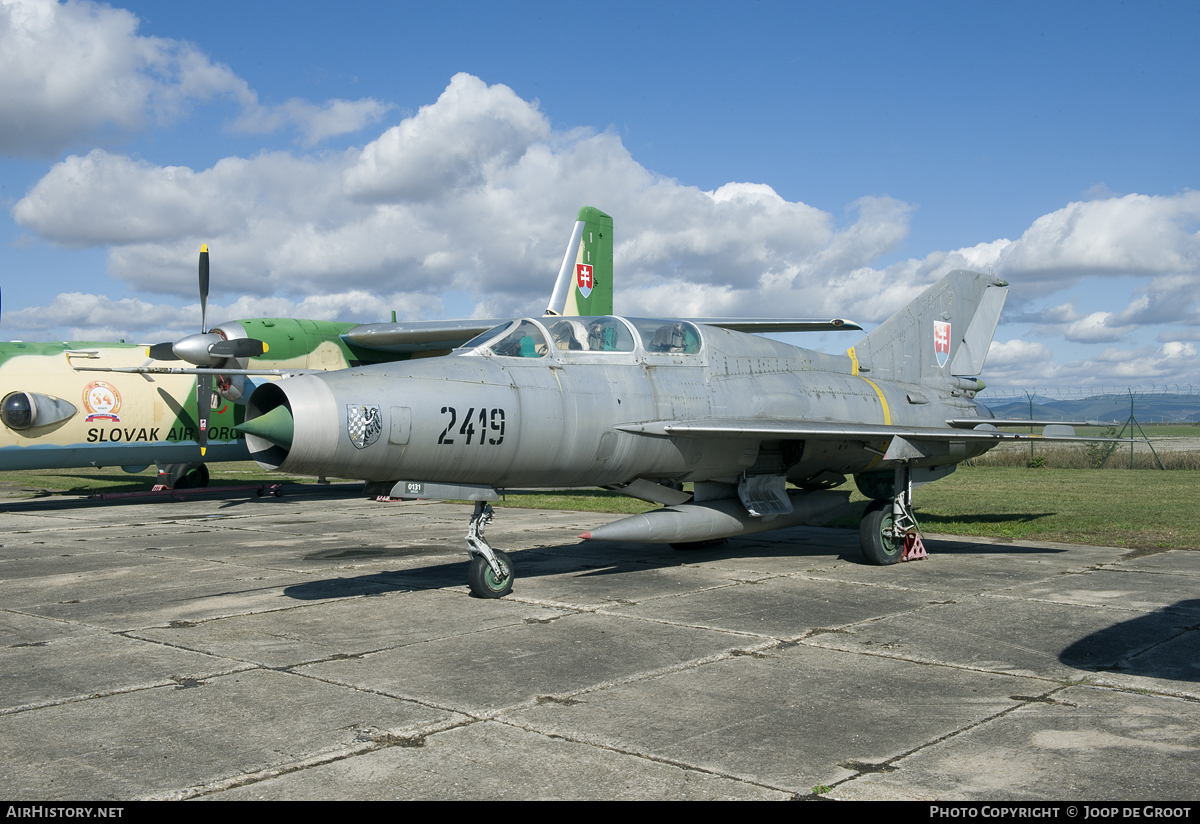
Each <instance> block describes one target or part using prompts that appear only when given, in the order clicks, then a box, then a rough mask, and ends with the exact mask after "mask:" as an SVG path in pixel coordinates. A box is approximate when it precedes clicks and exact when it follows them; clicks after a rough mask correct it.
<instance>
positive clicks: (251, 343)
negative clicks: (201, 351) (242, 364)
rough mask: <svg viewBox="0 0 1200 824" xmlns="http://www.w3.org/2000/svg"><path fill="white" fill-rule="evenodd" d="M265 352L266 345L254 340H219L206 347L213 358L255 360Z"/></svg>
mask: <svg viewBox="0 0 1200 824" xmlns="http://www.w3.org/2000/svg"><path fill="white" fill-rule="evenodd" d="M266 351H267V344H266V343H264V342H263V341H261V340H255V339H254V338H234V339H233V340H221V341H217V342H216V343H214V344H213V345H212V346H210V347H208V354H210V355H212V356H213V357H214V358H257V357H261V356H262V354H263V353H264V352H266Z"/></svg>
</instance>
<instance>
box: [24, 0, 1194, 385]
mask: <svg viewBox="0 0 1200 824" xmlns="http://www.w3.org/2000/svg"><path fill="white" fill-rule="evenodd" d="M1198 39H1200V6H1198V5H1196V4H1194V3H1192V4H1187V3H1177V4H1173V3H1164V4H1157V5H1151V4H1144V3H1129V4H1119V3H1107V4H1106V3H1086V4H1083V3H1080V4H1045V3H1038V4H1021V3H994V4H985V3H971V4H962V3H954V4H951V3H910V4H884V3H859V4H848V3H838V4H815V3H811V4H803V3H782V4H779V3H754V4H749V3H746V4H711V3H710V4H706V3H688V4H623V3H608V4H600V5H597V4H590V5H580V6H578V7H570V6H569V5H565V4H562V3H555V4H548V3H547V4H536V3H523V4H519V5H514V6H506V5H503V4H484V3H443V4H404V3H354V2H343V3H338V4H316V3H256V4H233V3H223V2H210V3H205V4H178V3H156V2H146V3H128V4H124V5H121V6H116V7H110V6H102V5H95V4H88V3H76V4H67V5H65V6H63V5H55V4H53V3H48V2H36V3H35V2H28V1H27V0H21V2H9V1H8V0H5V2H2V3H0V78H3V79H0V112H2V113H3V118H2V119H0V124H2V123H3V121H8V122H9V126H8V127H7V128H5V127H3V126H2V125H0V148H3V149H4V155H5V157H4V158H3V159H0V168H2V169H3V172H2V174H0V198H3V202H4V205H5V214H4V218H3V219H2V220H0V255H2V256H3V258H2V259H0V265H2V266H3V268H2V270H0V271H3V272H4V275H3V276H2V279H0V286H2V288H3V299H4V300H3V315H2V316H0V335H2V336H4V337H5V338H14V337H20V338H23V339H38V338H44V339H45V338H59V337H63V336H70V337H99V338H108V337H129V338H136V339H147V340H150V339H156V337H155V336H160V335H170V334H174V333H175V332H176V331H190V330H191V327H192V326H195V325H196V324H198V311H197V310H196V308H195V303H196V301H195V298H194V297H193V295H194V291H195V285H194V266H195V251H196V250H197V249H198V247H199V243H201V242H207V243H209V244H210V247H211V248H212V250H213V278H214V284H213V285H214V290H215V291H214V296H213V302H214V303H216V304H217V310H216V316H217V317H218V318H221V317H242V316H247V315H254V314H260V313H261V314H292V315H300V316H306V315H307V316H314V317H331V318H333V317H336V318H341V319H346V320H355V319H362V320H377V319H380V318H382V317H383V316H385V315H386V313H387V310H390V309H391V308H396V309H398V310H399V312H400V314H401V316H407V317H413V318H417V317H438V316H458V315H461V314H472V313H474V314H476V315H494V314H507V313H515V312H535V311H537V310H538V309H540V304H542V303H544V300H545V297H546V295H545V294H544V293H548V290H549V285H550V281H551V279H552V276H553V272H554V270H556V268H557V259H556V258H557V257H560V256H561V249H562V246H563V244H564V243H565V240H566V236H567V233H568V231H569V227H570V222H571V219H572V217H573V214H574V211H575V210H576V209H577V208H578V207H579V206H582V205H585V204H588V205H594V206H598V207H600V208H602V209H604V210H605V211H608V212H609V213H610V214H612V215H613V216H614V218H615V220H616V227H617V231H616V238H617V262H616V265H617V277H618V281H617V294H618V307H617V308H618V311H622V312H628V313H635V312H638V313H644V312H657V313H680V314H696V315H713V314H762V315H796V316H820V315H826V314H838V315H843V316H847V317H851V318H855V319H859V320H863V321H866V322H868V323H870V322H876V321H878V320H880V319H882V317H884V316H886V315H887V314H888V313H890V312H891V311H894V310H895V309H896V308H898V307H899V306H900V305H902V304H903V303H904V302H905V301H906V300H907V299H909V298H911V297H912V296H913V295H915V294H916V292H918V291H920V289H921V288H923V287H924V286H925V285H927V284H928V283H929V282H932V280H934V279H936V277H938V276H940V275H941V274H943V273H944V272H945V271H948V270H949V268H957V267H958V266H968V267H975V268H984V269H987V268H990V269H992V270H993V271H995V272H996V273H997V274H1000V275H1002V276H1003V277H1005V278H1007V279H1008V280H1010V282H1011V283H1012V292H1011V294H1010V299H1009V304H1008V308H1007V310H1006V316H1005V320H1004V323H1002V325H1001V327H1000V329H999V330H998V332H997V335H996V343H995V344H994V347H995V348H994V351H993V355H992V356H991V357H990V358H989V363H988V368H987V370H986V371H985V376H984V377H985V379H987V380H988V381H989V383H992V384H993V385H997V384H1010V385H1023V386H1028V385H1055V384H1063V385H1071V384H1077V383H1092V384H1101V385H1128V384H1130V383H1140V384H1145V383H1158V384H1163V383H1167V384H1174V383H1195V384H1200V358H1198V357H1197V353H1196V347H1197V346H1198V345H1200V315H1198V314H1197V300H1196V297H1195V296H1196V295H1197V294H1198V293H1200V290H1198V289H1197V286H1200V238H1198V235H1197V230H1198V228H1200V193H1197V192H1196V191H1194V190H1195V189H1197V188H1200V186H1198V184H1197V177H1198V172H1200V159H1198V158H1200V155H1198V153H1197V151H1196V135H1197V134H1200V111H1198V108H1200V107H1198V104H1197V91H1198V90H1200V83H1198V82H1197V81H1198V80H1200V61H1197V60H1196V59H1195V56H1194V44H1195V42H1197V40H1198ZM5 55H7V57H6V56H5ZM131 55H132V56H133V57H130V56H131ZM43 81H45V82H43ZM332 101H340V103H334V102H332ZM14 124H15V125H14ZM180 169H183V170H186V172H181V171H178V170H180ZM730 184H734V185H732V186H731V185H730ZM747 184H748V185H747ZM705 193H709V194H705ZM222 310H225V311H226V312H227V313H228V314H223V313H222ZM809 340H811V342H812V344H815V345H817V346H818V347H821V348H826V349H831V350H832V349H841V348H845V346H847V345H849V344H850V343H852V341H849V340H843V339H841V338H837V339H835V338H834V337H833V336H817V337H814V338H811V339H809Z"/></svg>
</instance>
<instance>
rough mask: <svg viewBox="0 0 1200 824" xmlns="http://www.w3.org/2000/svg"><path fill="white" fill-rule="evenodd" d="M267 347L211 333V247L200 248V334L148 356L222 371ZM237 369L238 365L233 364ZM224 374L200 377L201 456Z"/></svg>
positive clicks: (156, 349)
mask: <svg viewBox="0 0 1200 824" xmlns="http://www.w3.org/2000/svg"><path fill="white" fill-rule="evenodd" d="M266 351H267V344H266V343H264V342H263V341H261V340H256V339H254V338H234V339H233V340H229V339H226V337H225V336H224V335H223V334H221V333H220V332H210V331H208V244H205V245H203V246H201V247H200V333H199V334H196V335H188V336H186V337H183V338H180V339H179V340H177V341H174V342H171V341H167V342H166V343H156V344H154V345H153V346H151V347H149V348H147V349H146V356H147V357H150V358H153V359H154V360H182V361H187V362H188V363H190V364H193V365H194V366H200V367H207V368H213V369H220V368H221V367H226V366H230V364H229V361H231V360H233V361H236V360H238V359H242V358H257V357H261V356H262V355H263V354H264V353H265V352H266ZM232 366H237V364H236V363H235V364H232ZM216 378H223V376H220V375H197V376H196V410H197V417H198V418H199V421H198V423H199V427H198V429H199V432H198V434H197V441H198V442H199V443H200V455H201V456H203V455H204V452H205V450H206V449H207V448H208V418H209V415H211V414H212V409H213V395H214V390H213V381H214V379H216Z"/></svg>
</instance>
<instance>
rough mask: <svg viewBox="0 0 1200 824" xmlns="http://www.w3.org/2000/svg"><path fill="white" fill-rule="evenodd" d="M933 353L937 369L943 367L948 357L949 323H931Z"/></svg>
mask: <svg viewBox="0 0 1200 824" xmlns="http://www.w3.org/2000/svg"><path fill="white" fill-rule="evenodd" d="M933 352H934V354H935V355H937V362H938V367H939V368H941V367H943V366H945V365H946V359H947V358H949V357H950V321H946V320H935V321H934V322H933Z"/></svg>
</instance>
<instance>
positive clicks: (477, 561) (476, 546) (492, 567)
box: [467, 501, 514, 598]
mask: <svg viewBox="0 0 1200 824" xmlns="http://www.w3.org/2000/svg"><path fill="white" fill-rule="evenodd" d="M493 515H494V513H493V511H492V506H491V504H487V503H484V502H483V501H476V502H475V514H474V515H472V516H471V526H470V528H469V529H468V530H467V552H468V553H469V554H470V556H471V567H470V569H468V570H467V584H468V585H469V586H470V587H471V594H472V595H474V596H475V597H476V598H503V597H504V596H505V595H508V593H510V592H512V585H513V577H514V576H513V565H512V561H511V560H510V559H509V557H508V556H507V555H505V554H504V553H503V552H500V551H499V550H496V549H492V548H491V547H490V546H489V545H488V542H487V539H486V538H484V537H483V528H484V527H485V526H487V525H488V524H490V523H491V522H492V517H493Z"/></svg>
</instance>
